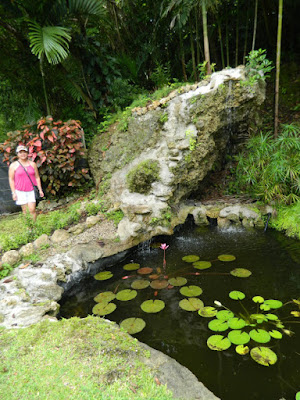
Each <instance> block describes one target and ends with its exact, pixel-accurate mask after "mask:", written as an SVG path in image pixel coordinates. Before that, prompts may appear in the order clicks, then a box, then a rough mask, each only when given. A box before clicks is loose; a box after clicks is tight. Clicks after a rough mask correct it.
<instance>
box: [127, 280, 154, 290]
mask: <svg viewBox="0 0 300 400" xmlns="http://www.w3.org/2000/svg"><path fill="white" fill-rule="evenodd" d="M149 285H150V282H149V281H147V280H146V279H136V280H135V281H133V282H132V284H131V287H132V289H146V288H147V287H148V286H149Z"/></svg>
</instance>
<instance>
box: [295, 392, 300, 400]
mask: <svg viewBox="0 0 300 400" xmlns="http://www.w3.org/2000/svg"><path fill="white" fill-rule="evenodd" d="M296 400H300V392H297V393H296Z"/></svg>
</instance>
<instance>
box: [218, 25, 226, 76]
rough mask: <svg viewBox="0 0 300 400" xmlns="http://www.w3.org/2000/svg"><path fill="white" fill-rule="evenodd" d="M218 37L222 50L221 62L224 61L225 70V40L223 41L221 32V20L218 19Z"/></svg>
mask: <svg viewBox="0 0 300 400" xmlns="http://www.w3.org/2000/svg"><path fill="white" fill-rule="evenodd" d="M217 21H218V36H219V42H220V50H221V61H222V69H224V68H225V61H224V50H223V40H222V31H221V22H220V18H219V17H218V20H217Z"/></svg>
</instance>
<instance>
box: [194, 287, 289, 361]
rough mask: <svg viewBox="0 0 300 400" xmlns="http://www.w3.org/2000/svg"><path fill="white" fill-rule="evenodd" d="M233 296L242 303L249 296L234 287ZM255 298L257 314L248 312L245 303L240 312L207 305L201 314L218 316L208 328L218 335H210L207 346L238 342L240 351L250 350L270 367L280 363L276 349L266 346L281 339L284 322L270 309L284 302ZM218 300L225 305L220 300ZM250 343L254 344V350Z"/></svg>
mask: <svg viewBox="0 0 300 400" xmlns="http://www.w3.org/2000/svg"><path fill="white" fill-rule="evenodd" d="M229 297H230V298H231V299H232V300H235V301H239V302H241V300H243V299H245V297H246V296H245V294H244V293H243V292H241V291H239V290H233V291H231V292H230V293H229ZM252 301H253V303H255V304H256V307H257V312H256V313H250V312H248V311H247V310H246V308H245V307H244V306H242V305H241V306H242V309H241V312H239V313H238V314H236V313H234V312H232V311H231V310H229V309H227V308H225V309H223V310H220V311H218V310H217V309H216V308H215V307H204V308H202V309H201V310H199V311H198V313H199V315H200V316H202V317H210V318H212V317H215V318H214V319H212V320H211V321H210V322H209V323H208V328H209V329H210V330H211V331H213V332H216V333H217V334H214V335H212V336H210V337H209V338H208V340H207V346H208V347H209V348H210V349H211V350H216V351H223V350H227V349H229V348H230V347H231V345H235V346H236V348H235V350H236V352H237V353H238V354H240V355H245V354H248V353H249V352H250V356H251V358H252V359H253V360H254V361H256V362H257V363H259V364H261V365H264V366H270V365H273V364H275V363H276V361H277V356H276V354H275V353H274V351H273V350H271V349H270V348H269V347H266V346H264V345H265V344H267V343H270V342H271V340H272V339H281V338H282V337H283V335H282V332H284V325H283V324H282V322H281V321H280V319H279V317H278V316H277V315H276V314H274V313H273V312H269V311H270V310H277V309H279V308H281V307H282V306H283V304H282V302H281V301H279V300H273V299H269V300H265V299H264V298H263V297H261V296H255V297H253V298H252ZM215 303H216V304H218V305H219V306H221V307H223V306H222V304H221V303H220V302H218V301H216V302H215ZM275 328H277V329H275ZM280 330H281V331H282V332H281V331H280ZM220 332H222V334H220ZM248 345H249V346H254V347H253V348H252V349H251V351H250V349H249V346H248Z"/></svg>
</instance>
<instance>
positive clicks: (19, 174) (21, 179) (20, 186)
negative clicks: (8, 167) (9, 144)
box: [15, 165, 37, 192]
mask: <svg viewBox="0 0 300 400" xmlns="http://www.w3.org/2000/svg"><path fill="white" fill-rule="evenodd" d="M26 168H27V174H28V175H29V176H30V178H31V180H32V182H33V184H34V185H36V184H37V183H36V179H35V172H34V168H33V167H32V166H31V165H29V167H26ZM27 174H26V172H25V171H24V168H23V167H22V165H19V166H18V167H17V169H16V170H15V189H16V190H21V191H22V192H30V191H31V190H33V186H32V183H31V182H30V179H29V178H28V176H27Z"/></svg>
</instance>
